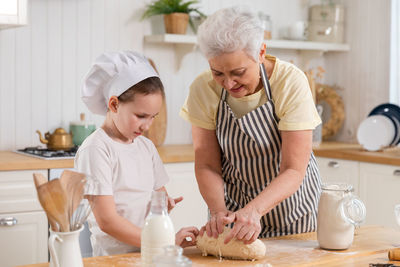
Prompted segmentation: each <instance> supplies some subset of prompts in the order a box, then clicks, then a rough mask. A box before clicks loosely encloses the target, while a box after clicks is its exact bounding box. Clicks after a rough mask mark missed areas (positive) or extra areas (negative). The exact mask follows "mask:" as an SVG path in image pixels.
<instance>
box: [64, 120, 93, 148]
mask: <svg viewBox="0 0 400 267" xmlns="http://www.w3.org/2000/svg"><path fill="white" fill-rule="evenodd" d="M69 130H70V132H71V134H72V141H73V142H74V144H75V145H76V146H80V145H81V144H82V142H83V141H84V140H85V139H86V137H88V136H89V135H90V134H91V133H93V132H94V131H95V130H96V125H95V124H94V123H91V122H88V121H86V120H85V113H81V114H80V121H78V122H71V123H70V125H69Z"/></svg>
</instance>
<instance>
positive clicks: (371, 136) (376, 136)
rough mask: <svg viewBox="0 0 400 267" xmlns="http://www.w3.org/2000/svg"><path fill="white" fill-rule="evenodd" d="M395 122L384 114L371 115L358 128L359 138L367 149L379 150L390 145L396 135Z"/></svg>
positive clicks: (359, 141)
mask: <svg viewBox="0 0 400 267" xmlns="http://www.w3.org/2000/svg"><path fill="white" fill-rule="evenodd" d="M395 132H396V130H395V126H394V124H393V122H392V121H391V120H390V119H389V118H387V117H386V116H384V115H373V116H369V117H368V118H366V119H365V120H363V121H362V122H361V124H360V125H359V126H358V130H357V140H358V143H360V145H362V146H363V147H364V148H365V149H366V150H369V151H377V150H379V149H381V148H383V147H385V146H389V145H390V143H391V142H392V140H393V138H394V135H395Z"/></svg>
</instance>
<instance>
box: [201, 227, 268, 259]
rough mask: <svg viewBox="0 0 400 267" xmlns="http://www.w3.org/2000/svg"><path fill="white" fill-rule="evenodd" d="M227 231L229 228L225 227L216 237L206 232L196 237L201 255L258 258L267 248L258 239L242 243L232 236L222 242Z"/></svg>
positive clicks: (260, 257)
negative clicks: (225, 242) (227, 241)
mask: <svg viewBox="0 0 400 267" xmlns="http://www.w3.org/2000/svg"><path fill="white" fill-rule="evenodd" d="M229 231H230V228H228V227H225V229H224V232H223V233H222V234H220V235H219V236H218V238H214V237H209V236H208V235H207V233H204V234H203V236H199V237H198V238H197V248H199V249H200V250H201V251H202V255H203V256H207V255H208V254H211V255H214V256H217V257H224V258H230V259H240V260H254V259H255V260H259V259H262V258H264V256H265V253H266V251H267V249H266V247H265V245H264V243H263V242H262V241H261V240H259V239H257V240H256V241H254V242H253V243H251V244H244V243H243V242H242V241H239V240H237V239H236V238H234V239H232V240H231V241H230V242H229V243H228V244H224V240H225V238H226V236H227V235H228V233H229Z"/></svg>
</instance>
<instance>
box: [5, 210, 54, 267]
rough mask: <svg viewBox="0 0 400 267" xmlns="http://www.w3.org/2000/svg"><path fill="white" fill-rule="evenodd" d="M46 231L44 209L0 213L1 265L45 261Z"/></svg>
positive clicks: (46, 256) (7, 266)
mask: <svg viewBox="0 0 400 267" xmlns="http://www.w3.org/2000/svg"><path fill="white" fill-rule="evenodd" d="M47 231H48V230H47V217H46V213H45V212H44V211H36V212H21V213H4V214H0V237H1V238H0V255H1V256H0V259H1V266H2V267H11V266H16V265H25V264H33V263H40V262H47V259H48V254H47V236H48V235H47Z"/></svg>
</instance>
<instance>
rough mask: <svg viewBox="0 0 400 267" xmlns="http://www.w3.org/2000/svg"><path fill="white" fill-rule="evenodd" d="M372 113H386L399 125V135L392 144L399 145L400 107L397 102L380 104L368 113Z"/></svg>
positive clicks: (398, 130) (370, 114)
mask: <svg viewBox="0 0 400 267" xmlns="http://www.w3.org/2000/svg"><path fill="white" fill-rule="evenodd" d="M372 115H384V116H386V117H388V118H389V119H390V120H392V122H393V123H394V124H395V127H397V136H396V138H395V140H394V141H393V142H392V145H397V144H399V143H400V107H399V106H398V105H395V104H390V103H385V104H381V105H379V106H376V107H375V108H374V109H372V111H371V112H370V113H369V114H368V116H372Z"/></svg>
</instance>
